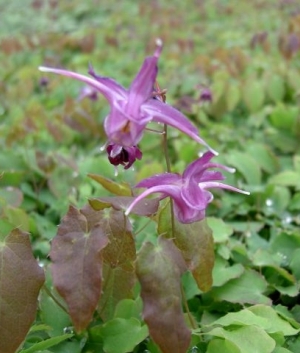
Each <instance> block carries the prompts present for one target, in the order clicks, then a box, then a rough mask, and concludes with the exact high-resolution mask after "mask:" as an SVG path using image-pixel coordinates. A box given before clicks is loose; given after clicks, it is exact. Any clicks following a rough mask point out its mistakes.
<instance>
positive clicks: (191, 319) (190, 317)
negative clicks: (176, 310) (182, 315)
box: [180, 283, 197, 330]
mask: <svg viewBox="0 0 300 353" xmlns="http://www.w3.org/2000/svg"><path fill="white" fill-rule="evenodd" d="M180 291H181V297H182V301H183V305H184V307H185V310H186V313H187V315H188V318H189V320H190V323H191V327H192V329H193V330H196V328H197V326H195V322H194V319H193V316H192V314H191V312H190V309H189V305H188V302H187V300H186V296H185V293H184V290H183V286H182V283H180Z"/></svg>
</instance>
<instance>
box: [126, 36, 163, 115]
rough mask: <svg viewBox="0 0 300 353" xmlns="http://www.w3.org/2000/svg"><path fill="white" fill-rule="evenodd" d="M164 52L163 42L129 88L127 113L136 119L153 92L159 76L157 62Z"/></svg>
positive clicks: (158, 45) (158, 44) (159, 43)
mask: <svg viewBox="0 0 300 353" xmlns="http://www.w3.org/2000/svg"><path fill="white" fill-rule="evenodd" d="M161 50H162V42H161V41H158V42H157V46H156V51H155V53H154V55H153V56H150V57H148V58H146V59H145V60H144V62H143V65H142V67H141V68H140V71H139V72H138V74H137V75H136V77H135V79H134V80H133V81H132V83H131V86H130V88H129V95H128V105H127V113H128V114H130V115H132V116H134V117H136V116H138V115H139V113H140V107H141V105H142V104H143V103H144V102H146V101H147V100H148V99H149V98H150V97H151V96H152V92H153V87H154V83H155V80H156V76H157V71H158V68H157V61H158V59H159V56H160V53H161Z"/></svg>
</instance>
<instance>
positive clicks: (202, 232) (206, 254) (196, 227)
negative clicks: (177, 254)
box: [158, 205, 214, 291]
mask: <svg viewBox="0 0 300 353" xmlns="http://www.w3.org/2000/svg"><path fill="white" fill-rule="evenodd" d="M158 234H163V235H164V236H166V237H168V238H174V243H175V245H176V246H177V248H178V249H180V251H181V253H182V255H183V258H184V260H185V262H186V264H187V266H188V269H189V270H191V271H192V274H193V276H194V278H195V280H196V282H197V284H198V287H199V288H200V289H201V290H202V291H207V290H209V289H210V287H211V285H212V269H213V265H214V244H213V237H212V231H211V229H210V228H209V227H208V226H207V223H206V220H202V221H200V222H194V223H190V224H183V223H180V222H178V221H177V220H176V219H174V230H173V231H172V220H171V215H170V208H169V206H168V205H167V206H166V207H164V208H163V209H162V210H161V212H160V213H159V219H158Z"/></svg>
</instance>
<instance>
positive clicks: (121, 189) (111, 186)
mask: <svg viewBox="0 0 300 353" xmlns="http://www.w3.org/2000/svg"><path fill="white" fill-rule="evenodd" d="M88 176H89V177H90V178H91V179H93V180H95V181H96V182H97V183H99V184H100V185H102V186H103V187H104V188H105V189H106V190H108V191H110V192H111V193H113V194H115V195H118V196H131V189H130V186H129V185H128V184H127V183H116V182H114V181H112V180H110V179H108V178H105V177H103V176H101V175H96V174H88Z"/></svg>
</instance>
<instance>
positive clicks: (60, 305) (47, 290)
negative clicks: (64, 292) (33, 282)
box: [43, 284, 69, 314]
mask: <svg viewBox="0 0 300 353" xmlns="http://www.w3.org/2000/svg"><path fill="white" fill-rule="evenodd" d="M43 289H44V291H45V292H46V293H47V294H48V295H49V297H50V298H52V300H53V301H54V302H55V303H56V304H57V305H58V306H59V307H60V308H61V309H62V310H63V311H64V312H65V313H67V314H69V313H68V310H67V309H66V308H65V306H64V305H63V304H61V303H60V301H59V300H58V299H57V298H56V297H55V295H54V294H53V293H52V292H51V290H50V289H49V288H48V287H47V286H46V285H45V284H44V285H43Z"/></svg>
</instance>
